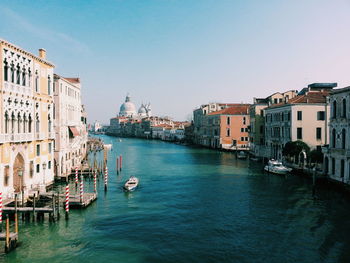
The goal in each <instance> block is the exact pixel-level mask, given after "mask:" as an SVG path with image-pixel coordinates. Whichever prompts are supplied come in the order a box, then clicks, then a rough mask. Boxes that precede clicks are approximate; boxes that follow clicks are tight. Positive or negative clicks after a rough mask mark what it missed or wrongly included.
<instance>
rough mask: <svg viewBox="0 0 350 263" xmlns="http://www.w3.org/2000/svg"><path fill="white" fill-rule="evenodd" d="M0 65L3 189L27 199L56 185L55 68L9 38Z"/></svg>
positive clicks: (0, 48) (43, 53) (0, 47)
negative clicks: (37, 191)
mask: <svg viewBox="0 0 350 263" xmlns="http://www.w3.org/2000/svg"><path fill="white" fill-rule="evenodd" d="M0 61H1V67H0V76H1V77H0V90H1V92H0V122H1V127H0V191H1V192H2V193H3V195H4V198H12V197H13V196H14V194H15V193H19V192H21V191H23V193H24V195H25V196H27V195H28V194H30V193H31V192H32V191H36V190H40V191H45V189H46V186H47V185H49V184H51V183H52V182H53V181H54V172H53V170H54V165H53V164H54V152H53V147H54V136H55V133H54V128H53V106H54V104H53V68H54V65H53V64H52V63H50V62H48V61H47V60H46V51H45V50H44V49H39V55H38V56H35V55H33V54H31V53H30V52H28V51H26V50H24V49H22V48H19V47H17V46H15V45H13V44H11V43H9V42H7V41H5V40H0Z"/></svg>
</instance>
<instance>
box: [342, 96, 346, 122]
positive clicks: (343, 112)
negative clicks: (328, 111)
mask: <svg viewBox="0 0 350 263" xmlns="http://www.w3.org/2000/svg"><path fill="white" fill-rule="evenodd" d="M342 104H343V105H342V106H343V108H342V117H343V118H346V99H345V98H344V99H343V103H342Z"/></svg>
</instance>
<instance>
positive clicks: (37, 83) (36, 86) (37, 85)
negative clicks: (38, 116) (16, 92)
mask: <svg viewBox="0 0 350 263" xmlns="http://www.w3.org/2000/svg"><path fill="white" fill-rule="evenodd" d="M35 92H39V76H38V72H36V73H35Z"/></svg>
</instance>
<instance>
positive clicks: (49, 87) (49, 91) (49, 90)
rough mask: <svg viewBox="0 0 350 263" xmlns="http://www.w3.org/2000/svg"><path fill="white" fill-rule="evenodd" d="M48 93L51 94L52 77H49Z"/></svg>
mask: <svg viewBox="0 0 350 263" xmlns="http://www.w3.org/2000/svg"><path fill="white" fill-rule="evenodd" d="M47 94H49V95H51V77H50V76H48V77H47Z"/></svg>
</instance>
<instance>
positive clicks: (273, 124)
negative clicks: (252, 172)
mask: <svg viewBox="0 0 350 263" xmlns="http://www.w3.org/2000/svg"><path fill="white" fill-rule="evenodd" d="M321 84H322V89H320V88H318V86H315V84H311V85H309V86H308V88H307V89H303V90H302V92H301V93H299V94H298V96H296V97H294V98H292V99H289V100H288V101H286V102H282V103H278V104H275V105H271V106H269V107H267V108H266V109H265V110H264V114H265V147H266V149H265V153H266V154H267V156H266V157H268V158H273V159H278V160H282V157H283V149H284V146H285V144H286V143H287V142H290V141H297V140H300V141H303V142H304V143H306V144H307V145H308V146H309V147H310V148H311V149H319V150H321V147H322V146H323V145H325V144H328V141H329V133H328V119H329V110H330V107H329V103H328V100H327V96H328V95H329V93H330V91H331V90H332V89H333V86H332V85H329V86H324V85H323V84H324V83H321Z"/></svg>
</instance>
